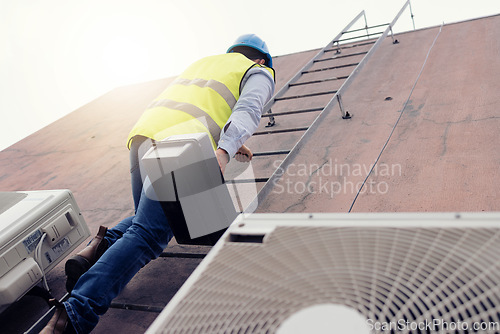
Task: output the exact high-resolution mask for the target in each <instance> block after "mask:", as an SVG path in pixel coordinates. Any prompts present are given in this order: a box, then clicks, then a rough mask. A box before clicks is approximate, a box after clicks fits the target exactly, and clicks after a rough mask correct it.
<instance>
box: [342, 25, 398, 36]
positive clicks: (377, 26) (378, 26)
mask: <svg viewBox="0 0 500 334" xmlns="http://www.w3.org/2000/svg"><path fill="white" fill-rule="evenodd" d="M389 24H390V23H384V24H378V25H376V26H371V27H364V28H359V29H354V30H349V31H346V32H345V33H344V34H348V33H350V32H356V31H362V30H366V29H373V28H380V27H385V26H388V25H389Z"/></svg>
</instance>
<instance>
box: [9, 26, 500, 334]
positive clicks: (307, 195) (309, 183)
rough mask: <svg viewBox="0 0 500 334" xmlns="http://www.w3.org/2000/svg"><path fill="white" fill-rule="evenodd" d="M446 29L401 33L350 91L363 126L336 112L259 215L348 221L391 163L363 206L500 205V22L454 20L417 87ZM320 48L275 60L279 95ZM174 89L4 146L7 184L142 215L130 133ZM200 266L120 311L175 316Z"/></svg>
mask: <svg viewBox="0 0 500 334" xmlns="http://www.w3.org/2000/svg"><path fill="white" fill-rule="evenodd" d="M439 29H440V28H439V27H433V28H429V29H423V30H418V31H413V32H408V33H404V34H400V35H398V36H397V38H398V39H399V41H400V43H399V44H394V45H393V44H392V41H391V40H390V39H387V40H386V41H384V45H382V47H381V48H379V49H378V50H377V52H376V53H375V54H374V55H373V57H372V58H371V59H370V61H369V62H368V63H367V64H366V66H365V67H364V68H363V70H362V72H361V73H360V74H359V76H358V77H357V78H356V80H355V82H354V83H353V84H352V85H351V87H350V88H349V90H348V91H347V92H346V94H345V95H344V96H343V102H344V105H345V107H346V108H347V109H348V110H349V112H350V113H351V114H352V115H353V117H352V118H351V119H348V120H344V119H342V118H341V117H340V111H339V110H338V108H334V109H333V110H332V111H331V112H330V113H329V114H328V115H327V117H326V118H325V120H324V121H323V123H322V124H321V125H320V126H319V127H318V128H317V130H316V131H315V132H314V133H313V134H312V135H311V136H310V138H309V139H308V141H307V142H306V143H305V145H304V146H302V148H301V149H300V151H299V153H298V154H297V155H296V157H295V159H294V160H293V162H292V165H290V167H289V169H288V170H284V171H282V174H283V175H282V177H281V179H280V180H279V181H278V182H277V183H276V184H275V185H274V188H273V189H272V191H271V192H270V193H269V195H268V196H267V197H266V198H264V199H263V200H262V201H261V202H260V203H259V207H258V211H259V212H346V211H348V210H349V209H350V207H351V205H352V204H353V202H354V200H355V198H356V193H357V188H358V185H360V184H361V183H362V182H363V180H364V179H365V178H366V176H367V173H368V170H369V169H370V167H371V166H372V165H373V164H374V163H375V161H376V159H377V157H378V156H379V155H380V159H379V160H378V163H377V165H376V166H377V169H376V170H375V173H373V174H372V175H371V176H370V177H368V179H367V183H366V184H365V187H366V188H364V189H365V190H364V191H362V192H361V193H360V195H359V196H358V198H357V200H356V202H355V203H354V205H353V206H352V210H353V211H358V212H361V211H362V212H388V211H399V212H401V211H413V212H421V211H498V210H500V203H499V201H498V195H499V194H498V185H497V184H496V183H497V182H498V180H499V179H500V170H499V166H500V153H499V150H498V147H499V144H500V138H499V135H498V134H499V130H500V119H499V118H500V116H499V115H498V111H497V110H498V109H499V108H500V96H499V95H498V91H499V90H500V87H499V86H500V81H499V80H498V73H500V60H499V59H500V57H499V55H500V38H499V37H498V35H497V34H496V32H497V31H499V29H500V16H493V17H488V18H483V19H480V20H471V21H466V22H462V23H457V24H451V25H445V26H444V27H443V28H442V31H441V33H440V35H439V36H438V38H437V40H436V43H435V45H434V47H433V48H432V50H431V51H430V53H429V57H428V59H427V63H426V65H425V67H424V70H423V72H422V75H421V76H420V77H419V79H418V81H417V82H416V80H417V78H418V75H419V72H420V70H421V68H422V65H423V63H424V61H425V59H426V57H427V53H428V51H429V49H430V47H431V45H432V43H433V41H434V39H435V38H436V36H437V34H438V32H439ZM317 51H318V50H312V51H307V52H301V53H296V54H291V55H286V56H282V57H276V58H275V59H274V64H275V68H276V71H277V86H278V87H277V88H278V89H279V88H280V86H282V85H283V84H284V83H286V82H287V80H288V79H289V78H290V77H291V76H293V75H294V74H295V73H296V72H297V70H298V69H300V68H301V67H302V66H303V65H304V64H305V63H306V62H307V61H308V60H309V59H310V58H311V57H312V56H313V55H315V54H316V53H317ZM346 71H347V70H346ZM347 72H348V71H347ZM324 75H325V72H323V71H321V72H314V73H311V74H308V76H309V77H310V78H312V79H314V78H323V76H324ZM170 80H171V79H164V80H157V81H153V82H147V83H142V84H137V85H131V86H127V87H121V88H117V89H115V90H113V91H111V92H109V93H108V94H106V95H104V96H102V97H100V98H98V99H96V100H95V101H93V102H91V103H89V104H88V105H86V106H83V107H82V108H80V109H78V110H76V111H74V112H73V113H71V114H69V115H68V116H66V117H63V118H62V119H60V120H58V121H57V122H54V123H53V124H51V125H49V126H47V127H46V128H44V129H42V130H40V131H38V132H37V133H35V134H33V135H31V136H29V137H28V138H26V139H24V140H22V141H20V142H18V143H16V144H15V145H13V146H11V147H9V148H7V149H5V150H3V151H2V152H0V189H1V190H2V191H11V190H12V191H14V190H20V191H23V190H41V189H57V188H69V189H71V190H72V191H73V193H74V195H75V198H76V200H77V202H78V204H79V206H80V208H81V209H82V212H83V215H84V217H85V219H86V221H87V223H88V225H89V227H90V229H91V232H92V233H93V234H95V232H97V229H98V226H99V225H105V226H113V225H115V224H116V223H118V222H119V221H120V220H121V219H123V218H124V217H127V216H129V215H131V214H132V212H133V209H132V208H133V204H132V198H131V194H130V185H129V171H128V169H129V166H128V150H127V149H126V146H125V144H126V138H127V135H128V131H129V130H130V128H131V127H132V126H133V124H134V123H135V121H136V120H137V118H138V117H139V115H140V114H141V112H142V111H143V110H144V108H145V107H146V106H147V105H148V104H149V102H150V101H151V100H152V99H153V98H154V97H156V96H157V94H158V93H159V92H161V91H162V90H163V89H164V87H165V86H166V85H167V84H168V83H169V82H170ZM415 82H416V85H415V88H414V90H413V91H412V88H413V85H414V84H415ZM341 84H342V81H339V82H337V83H335V84H333V83H331V82H329V83H324V84H319V87H318V85H317V86H316V87H305V86H304V87H294V89H293V90H291V91H290V92H289V93H290V94H292V95H293V94H302V93H306V92H307V91H308V90H310V89H313V90H318V89H319V90H328V89H337V88H338V87H339V85H341ZM327 85H328V87H327ZM332 85H333V86H332ZM335 85H337V86H335ZM410 93H411V95H410ZM329 98H331V96H330V97H328V96H320V97H312V98H304V99H297V100H296V101H293V100H289V101H283V102H280V103H279V104H277V105H276V106H275V107H273V112H274V113H278V112H283V111H292V110H296V109H299V108H313V107H315V106H317V105H324V103H325V102H327V101H328V99H329ZM318 113H319V111H315V112H310V113H303V114H297V115H291V116H277V117H276V123H277V124H276V125H275V126H274V127H272V128H271V129H272V130H280V129H288V128H291V127H301V126H302V125H303V124H309V123H310V122H311V121H312V120H313V119H314V118H315V117H316V116H317V115H318ZM400 116H401V118H400ZM399 118H400V119H399ZM398 119H399V122H398ZM267 121H268V119H267V118H263V120H262V124H261V127H260V129H259V131H265V130H266V128H265V125H266V124H267ZM396 124H397V125H396ZM393 130H394V132H393V133H392V136H391V132H392V131H393ZM302 134H303V132H300V131H294V132H284V133H277V134H272V135H256V136H254V137H252V138H251V139H250V140H249V142H248V146H249V147H250V148H251V149H252V150H253V151H254V152H266V151H271V150H290V149H291V148H292V147H293V146H294V145H295V143H296V142H297V140H299V139H300V137H301V136H302ZM386 143H387V145H386V146H385V149H384V150H383V152H382V149H383V148H384V145H385V144H386ZM283 158H284V156H283V155H274V156H265V157H256V158H255V159H254V161H253V166H254V170H255V174H256V177H262V178H267V177H269V176H270V175H271V174H272V173H273V172H274V170H275V169H276V167H277V165H278V164H279V161H280V160H282V159H283ZM351 185H352V186H351ZM262 186H263V184H262V183H261V184H258V187H262ZM370 186H371V188H370ZM370 189H371V191H370ZM81 247H83V245H82V246H81ZM81 247H80V248H81ZM167 251H168V252H171V253H175V252H184V251H189V252H191V253H199V254H204V253H206V252H207V251H208V248H207V247H189V246H179V245H176V244H175V242H173V243H172V244H171V245H169V248H168V249H167ZM200 261H201V260H200V259H198V258H194V259H193V258H189V259H186V258H170V257H162V258H159V259H158V260H155V261H153V262H152V263H150V264H149V265H148V266H147V267H145V268H144V269H143V270H141V272H139V274H138V275H137V276H136V277H135V278H134V279H133V280H132V281H131V283H130V284H129V285H128V286H127V288H126V289H125V291H124V292H123V293H122V294H121V295H120V296H119V297H118V298H117V299H116V300H115V303H116V305H119V304H133V305H143V306H144V305H145V306H149V307H151V309H152V310H153V311H154V310H155V308H161V307H163V306H164V305H165V304H166V303H167V302H168V301H169V300H170V298H171V297H172V295H173V294H174V293H175V292H176V291H177V289H178V288H179V287H180V285H181V284H182V283H183V281H184V280H185V279H186V278H187V277H188V276H189V274H190V273H191V272H192V270H194V268H195V267H196V266H197V264H198V263H199V262H200ZM48 276H49V277H48V278H49V285H50V286H51V287H52V289H53V292H54V295H55V296H56V297H58V298H60V297H62V295H63V294H64V292H65V291H64V272H63V269H62V266H59V267H57V268H56V269H54V270H53V271H52V272H51V273H49V275H48ZM46 310H48V308H47V306H46V305H45V304H44V303H43V302H40V301H38V300H36V299H34V298H33V297H25V298H23V299H22V300H21V301H20V302H19V303H17V304H15V305H13V307H11V308H10V309H9V310H7V311H6V312H4V314H2V315H0V322H1V323H2V324H6V325H5V326H6V328H8V329H9V330H11V332H21V331H23V330H26V329H27V328H29V325H30V324H31V323H33V322H34V321H35V320H36V319H37V318H38V317H40V316H41V315H42V314H43V313H44V312H45V311H46ZM26 314H29V315H28V316H27V317H26ZM157 314H158V313H156V312H147V311H144V310H139V311H134V310H124V309H120V308H111V309H110V311H109V312H108V313H107V314H106V315H105V316H103V317H102V320H101V322H100V323H99V325H98V327H97V328H96V330H95V331H94V332H95V333H105V332H110V331H112V332H141V331H144V330H145V329H146V328H147V327H148V326H149V324H150V323H151V322H152V321H153V320H154V318H155V317H156V315H157ZM21 315H22V316H21Z"/></svg>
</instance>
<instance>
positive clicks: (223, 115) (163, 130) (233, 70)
mask: <svg viewBox="0 0 500 334" xmlns="http://www.w3.org/2000/svg"><path fill="white" fill-rule="evenodd" d="M254 66H261V67H263V68H265V69H267V70H269V72H270V73H271V74H272V76H273V78H274V70H273V69H272V68H268V67H265V66H262V65H258V64H256V63H255V62H253V61H252V60H249V59H248V58H246V57H245V56H243V55H242V54H239V53H226V54H222V55H218V56H210V57H206V58H203V59H201V60H199V61H197V62H195V63H194V64H192V65H191V66H190V67H188V68H187V70H186V71H184V72H183V73H182V74H181V75H180V76H179V77H178V78H177V79H175V80H174V81H173V82H172V83H171V84H170V85H169V86H168V87H167V88H166V89H165V90H164V91H163V92H162V93H161V94H160V96H158V97H157V98H156V99H155V100H154V101H153V102H152V103H151V104H150V105H149V107H148V108H147V109H146V111H145V112H144V113H143V115H142V116H141V117H140V118H139V120H138V122H137V123H136V124H135V126H134V127H133V128H132V131H131V132H130V134H129V136H128V140H127V146H128V147H129V148H130V142H131V139H132V138H133V137H134V136H137V135H141V136H145V137H148V138H152V139H154V140H163V139H165V138H167V137H169V136H172V135H177V134H186V133H201V132H206V133H208V134H209V135H210V138H211V140H212V145H213V146H214V149H215V148H216V147H217V142H218V141H219V136H220V131H221V129H222V127H223V126H224V125H225V124H226V122H227V120H228V119H229V116H231V112H232V109H233V107H234V105H235V104H236V101H238V99H239V97H240V93H241V89H242V87H240V86H241V81H242V80H243V77H244V76H245V74H246V73H247V71H248V70H249V69H251V68H252V67H254Z"/></svg>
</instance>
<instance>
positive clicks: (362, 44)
mask: <svg viewBox="0 0 500 334" xmlns="http://www.w3.org/2000/svg"><path fill="white" fill-rule="evenodd" d="M375 43H376V41H369V42H365V43H358V44H349V45H347V44H342V45H340V46H337V47H334V48H332V49H328V50H325V52H332V51H337V50H338V49H339V48H340V49H352V48H357V47H360V46H365V45H370V44H375Z"/></svg>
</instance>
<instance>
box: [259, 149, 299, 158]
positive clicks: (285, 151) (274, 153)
mask: <svg viewBox="0 0 500 334" xmlns="http://www.w3.org/2000/svg"><path fill="white" fill-rule="evenodd" d="M288 153H290V150H281V151H269V152H255V153H254V154H253V156H254V157H264V156H270V155H281V154H288Z"/></svg>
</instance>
